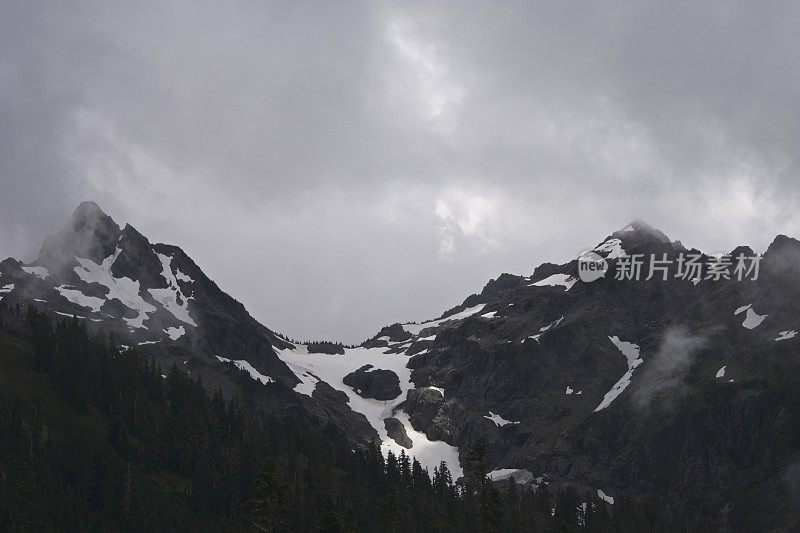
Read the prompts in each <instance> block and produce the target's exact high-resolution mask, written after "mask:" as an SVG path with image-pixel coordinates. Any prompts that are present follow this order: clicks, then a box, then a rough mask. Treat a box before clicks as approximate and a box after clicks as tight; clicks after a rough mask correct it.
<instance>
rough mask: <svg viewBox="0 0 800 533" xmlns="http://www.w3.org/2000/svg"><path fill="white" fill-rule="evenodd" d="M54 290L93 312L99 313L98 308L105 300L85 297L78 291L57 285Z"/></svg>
mask: <svg viewBox="0 0 800 533" xmlns="http://www.w3.org/2000/svg"><path fill="white" fill-rule="evenodd" d="M56 290H57V291H58V292H59V293H61V296H63V297H64V298H66V299H67V300H69V301H70V302H72V303H74V304H75V305H79V306H81V307H88V308H90V309H91V310H92V311H93V312H95V313H99V312H100V308H101V307H102V306H103V304H104V303H106V302H105V300H103V299H102V298H96V297H94V296H86V295H85V294H83V293H82V292H81V291H79V290H78V289H70V288H69V286H68V285H59V286H58V287H56Z"/></svg>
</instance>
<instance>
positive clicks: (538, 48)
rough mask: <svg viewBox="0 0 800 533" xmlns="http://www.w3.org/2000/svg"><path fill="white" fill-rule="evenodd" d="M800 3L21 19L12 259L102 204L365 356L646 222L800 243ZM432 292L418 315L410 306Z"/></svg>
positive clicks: (250, 300) (0, 175)
mask: <svg viewBox="0 0 800 533" xmlns="http://www.w3.org/2000/svg"><path fill="white" fill-rule="evenodd" d="M798 20H800V5H797V4H792V3H786V2H784V3H770V4H769V5H763V4H758V5H757V4H755V3H752V2H725V3H720V2H686V3H680V2H679V3H674V2H671V3H669V4H665V3H661V2H603V3H602V4H600V3H596V4H591V5H587V4H581V5H577V4H575V5H567V4H563V3H539V2H533V3H528V2H525V3H523V2H509V3H502V4H498V3H497V2H466V3H465V2H458V3H456V2H434V3H431V2H403V3H395V2H392V3H390V2H369V3H360V2H348V3H345V4H341V3H337V4H335V5H334V4H333V3H328V2H245V1H242V2H225V3H211V2H208V3H205V2H198V3H192V4H186V3H184V2H163V1H160V2H155V1H143V2H135V3H127V4H120V3H111V2H101V1H76V2H58V3H40V2H28V1H21V0H20V1H13V0H10V1H9V0H6V1H3V2H0V192H1V193H2V194H0V227H2V231H1V232H0V255H3V256H8V255H13V256H16V257H22V258H24V259H30V258H33V257H34V256H35V254H36V252H37V251H38V248H39V246H40V245H41V242H42V241H43V239H44V238H45V236H46V235H48V234H50V233H52V232H54V231H56V230H57V229H59V228H60V227H61V226H62V225H63V223H64V221H65V220H66V219H67V218H68V216H69V214H70V213H71V212H72V210H73V209H74V208H75V206H76V205H77V204H78V203H79V202H80V201H82V200H95V201H97V202H98V203H99V204H100V205H101V206H102V207H103V209H104V210H105V211H106V212H108V213H109V214H111V215H112V216H113V217H114V218H115V220H116V221H117V222H118V223H120V224H124V223H125V222H131V223H132V224H134V225H135V226H136V227H137V228H138V229H140V230H141V231H142V232H143V233H145V234H146V235H147V236H148V237H149V238H151V240H153V241H164V242H172V243H176V244H179V245H181V246H182V247H184V248H185V249H186V250H187V252H188V253H189V254H190V255H192V256H193V257H194V259H195V260H196V261H197V262H198V263H199V264H200V265H201V266H203V268H204V269H205V270H206V271H207V272H208V274H209V275H210V276H212V277H213V278H214V279H216V280H217V281H218V282H219V283H220V285H221V286H222V287H223V288H224V289H225V290H227V291H228V292H230V293H232V294H234V295H235V296H236V297H237V298H238V299H240V300H242V301H243V302H244V303H245V304H246V305H247V306H248V308H249V309H250V310H251V311H252V312H253V313H254V315H255V316H256V317H257V318H259V319H260V320H262V321H264V322H265V323H267V324H269V325H270V326H271V327H273V328H275V329H278V330H280V331H284V332H286V333H287V334H289V335H291V336H293V337H300V338H336V339H341V340H344V341H346V342H357V341H359V340H361V339H363V338H364V337H367V336H368V335H371V334H372V333H374V331H376V330H377V328H378V327H379V326H380V325H382V324H384V323H390V322H393V321H396V320H415V319H423V318H427V317H431V316H434V315H437V314H438V313H439V312H441V311H442V310H443V309H446V308H449V307H451V306H452V305H454V304H455V303H457V302H459V301H460V300H461V299H463V297H464V296H465V295H466V294H467V293H469V292H474V291H477V290H479V289H480V287H481V286H482V284H483V283H485V282H486V281H487V280H488V279H489V278H490V277H495V276H497V275H498V274H500V273H501V272H504V271H509V272H515V273H530V272H531V271H532V269H533V268H534V267H535V266H536V265H537V264H539V263H541V262H543V261H545V260H552V261H559V260H567V259H572V258H573V257H574V256H575V255H576V254H577V253H578V251H580V250H582V249H585V248H586V247H587V246H590V245H593V244H595V243H596V241H598V240H599V239H601V238H602V237H604V236H605V235H606V234H608V233H610V232H611V231H613V230H615V229H618V228H619V227H621V226H622V225H624V224H626V223H627V222H628V221H629V220H631V219H634V218H637V217H641V218H645V219H647V220H648V222H650V223H651V224H652V225H654V226H657V227H659V228H661V229H662V230H664V231H665V232H666V233H667V234H669V235H670V236H671V237H673V238H680V239H682V240H683V241H684V243H685V244H687V245H690V246H700V247H703V248H705V249H708V250H730V249H732V248H733V247H735V246H736V245H739V244H750V245H752V246H753V247H754V248H756V249H758V250H763V249H764V248H765V247H766V245H767V244H768V243H769V242H770V241H771V239H772V238H773V237H774V235H775V234H776V233H779V232H780V233H786V234H789V235H797V234H800V219H798V214H797V213H798V212H800V211H798V209H797V208H798V190H797V186H796V179H797V175H798V171H799V170H800V165H799V164H798V157H800V156H799V155H798V153H797V150H796V147H797V146H798V145H800V101H799V99H800V60H798V57H797V54H796V50H797V49H798V48H800V36H799V35H798V32H797V31H796V26H797V24H796V23H797V21H798ZM409 295H413V296H411V297H410V296H409Z"/></svg>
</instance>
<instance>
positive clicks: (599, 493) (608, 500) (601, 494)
mask: <svg viewBox="0 0 800 533" xmlns="http://www.w3.org/2000/svg"><path fill="white" fill-rule="evenodd" d="M597 497H598V498H600V499H601V500H603V501H604V502H606V503H607V504H609V505H614V498H612V497H611V496H609V495H608V494H606V493H605V492H603V491H602V490H600V489H597Z"/></svg>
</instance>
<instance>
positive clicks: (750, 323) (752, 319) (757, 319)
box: [742, 307, 769, 329]
mask: <svg viewBox="0 0 800 533" xmlns="http://www.w3.org/2000/svg"><path fill="white" fill-rule="evenodd" d="M767 316H769V315H759V314H758V313H756V312H755V311H753V308H752V307H750V308H749V309H748V310H747V316H746V317H745V319H744V322H742V326H744V327H745V328H747V329H755V328H757V327H758V326H760V325H761V323H762V322H763V321H764V319H765V318H767Z"/></svg>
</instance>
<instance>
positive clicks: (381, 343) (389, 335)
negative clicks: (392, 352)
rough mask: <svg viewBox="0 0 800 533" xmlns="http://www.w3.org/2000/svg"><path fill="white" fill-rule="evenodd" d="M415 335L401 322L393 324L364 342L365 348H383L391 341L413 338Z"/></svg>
mask: <svg viewBox="0 0 800 533" xmlns="http://www.w3.org/2000/svg"><path fill="white" fill-rule="evenodd" d="M412 337H413V335H411V333H409V332H408V331H406V330H405V329H403V326H402V325H400V324H392V325H391V326H386V327H384V328H383V329H381V330H380V331H379V332H378V334H377V335H375V336H374V337H373V338H371V339H370V340H368V341H367V342H365V343H364V347H365V348H383V347H386V346H389V344H390V343H395V342H404V341H408V340H411V338H412Z"/></svg>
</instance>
